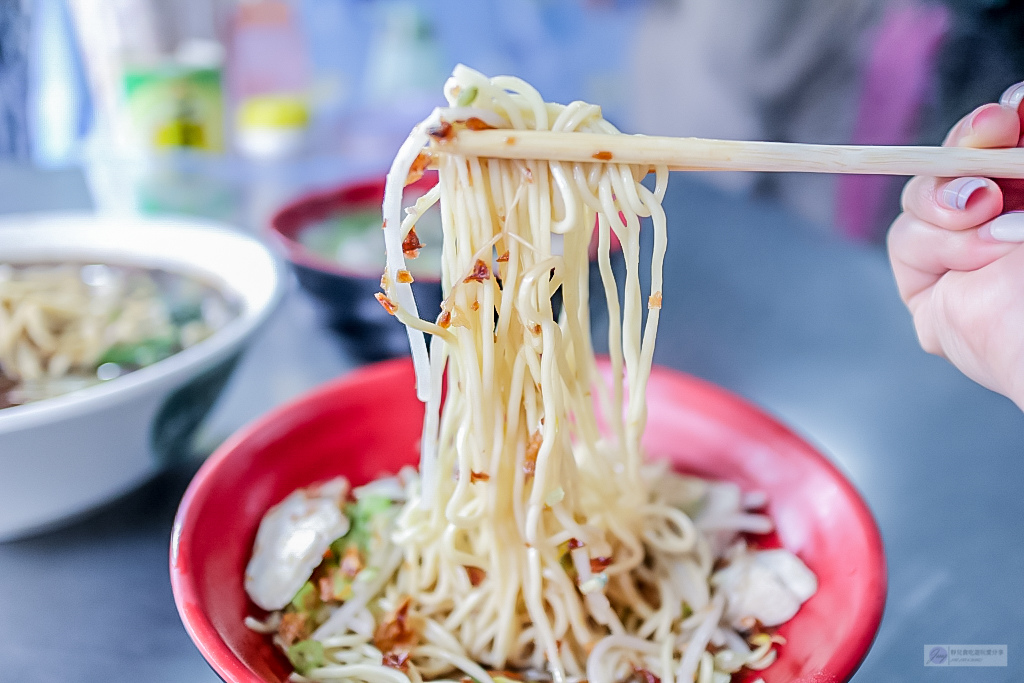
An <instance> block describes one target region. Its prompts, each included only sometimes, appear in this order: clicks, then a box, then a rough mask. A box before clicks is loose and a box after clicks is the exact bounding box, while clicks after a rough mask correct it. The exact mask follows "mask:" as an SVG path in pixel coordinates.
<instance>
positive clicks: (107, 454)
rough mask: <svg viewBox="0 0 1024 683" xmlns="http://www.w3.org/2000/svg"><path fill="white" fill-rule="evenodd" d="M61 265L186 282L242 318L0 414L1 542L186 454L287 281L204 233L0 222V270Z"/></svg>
mask: <svg viewBox="0 0 1024 683" xmlns="http://www.w3.org/2000/svg"><path fill="white" fill-rule="evenodd" d="M59 262H73V263H112V264H120V265H134V266H141V267H148V268H161V269H164V270H168V271H171V272H179V273H185V274H192V275H195V276H198V277H199V278H201V279H202V280H204V281H206V282H208V283H211V284H214V285H216V286H218V287H219V288H221V289H222V291H224V292H225V293H227V294H228V295H229V296H230V297H232V298H234V299H236V300H237V301H238V302H239V304H240V309H241V310H240V313H239V316H238V317H237V318H235V319H234V320H232V321H231V322H229V323H228V324H227V325H225V326H224V327H223V328H222V329H220V330H218V331H217V332H216V333H214V334H213V335H212V336H211V337H210V338H208V339H206V340H204V341H202V342H200V343H198V344H196V345H194V346H192V347H190V348H188V349H185V350H184V351H181V352H180V353H177V354H175V355H173V356H171V357H170V358H167V359H165V360H162V361H159V362H158V363H154V364H153V365H150V366H148V367H145V368H142V369H140V370H137V371H135V372H132V373H130V374H127V375H125V376H123V377H119V378H117V379H114V380H110V381H109V382H105V383H103V384H100V385H96V386H93V387H89V388H87V389H81V390H79V391H75V392H71V393H69V394H65V395H63V396H58V397H56V398H51V399H47V400H44V401H39V402H36V403H29V404H26V405H23V406H16V407H12V408H5V409H2V410H0V540H7V539H11V538H14V537H17V536H22V535H26V534H29V533H32V532H34V531H38V530H41V529H45V528H47V527H50V526H52V525H54V524H55V523H57V522H59V521H61V520H65V519H68V518H71V517H74V516H77V515H79V514H81V513H83V512H85V511H87V510H89V509H91V508H93V507H95V506H97V505H98V504H100V503H102V502H104V501H107V500H109V499H111V498H113V497H115V496H117V495H119V494H121V493H124V492H126V491H128V490H130V489H132V488H133V487H135V486H137V485H138V484H140V483H141V482H143V481H145V480H146V479H148V478H149V477H150V476H152V475H153V474H154V473H155V472H156V471H158V470H159V469H161V468H162V467H163V466H165V465H166V464H167V463H168V461H169V459H171V458H173V457H175V456H176V455H179V454H181V453H182V452H184V450H185V447H186V446H187V444H188V443H189V441H190V439H191V436H192V434H193V432H194V431H195V429H196V427H198V425H199V423H200V422H201V421H202V418H203V417H204V416H205V414H206V413H207V411H208V410H209V409H210V407H211V406H212V405H213V403H214V401H215V399H216V397H217V395H218V394H219V393H220V390H221V389H222V388H223V386H224V384H225V383H226V382H227V379H228V377H229V376H230V374H231V371H232V370H233V368H234V366H235V364H236V361H237V360H238V358H239V356H240V355H241V352H242V350H243V349H244V347H245V345H246V343H247V342H248V341H249V339H251V338H252V336H253V335H254V333H255V332H256V331H257V330H258V329H259V328H260V326H261V325H262V324H263V323H264V322H265V321H266V319H267V317H268V316H269V314H270V313H271V311H272V310H273V308H274V306H275V305H276V304H277V302H278V301H279V300H280V297H281V291H282V282H283V276H282V273H283V272H284V271H283V266H282V264H281V262H280V260H279V259H278V258H277V257H276V256H274V255H273V254H272V253H271V252H270V251H269V250H268V249H267V248H266V247H264V246H263V245H262V244H261V243H260V242H258V241H257V240H255V239H252V238H250V237H247V236H245V235H241V234H239V233H237V232H233V231H231V230H228V229H226V228H224V227H223V226H219V225H217V224H212V223H203V222H199V221H192V220H184V219H169V220H151V219H141V218H107V217H98V216H94V215H44V214H36V215H25V216H7V217H4V218H3V219H2V220H0V263H12V264H18V263H26V264H27V263H59Z"/></svg>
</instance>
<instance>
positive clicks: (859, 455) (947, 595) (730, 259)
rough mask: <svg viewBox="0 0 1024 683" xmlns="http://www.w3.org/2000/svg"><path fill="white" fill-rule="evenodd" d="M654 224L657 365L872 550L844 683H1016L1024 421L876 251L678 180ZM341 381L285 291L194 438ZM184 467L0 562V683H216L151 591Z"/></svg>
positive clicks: (1023, 630)
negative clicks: (997, 649)
mask: <svg viewBox="0 0 1024 683" xmlns="http://www.w3.org/2000/svg"><path fill="white" fill-rule="evenodd" d="M0 180H2V181H3V184H2V188H0V212H9V211H12V210H33V209H46V208H62V209H68V208H75V207H84V206H88V203H89V199H88V192H87V191H86V189H85V186H84V184H83V183H82V182H81V178H80V176H76V175H75V173H73V172H66V173H64V174H52V173H51V174H42V173H29V172H27V171H26V172H22V171H19V170H17V169H11V168H9V167H7V168H0ZM10 183H17V187H18V192H17V193H14V192H9V191H8V189H3V188H11V187H13V185H11V184H10ZM15 195H17V196H15ZM665 205H666V211H667V213H668V215H669V217H670V218H669V220H670V246H669V252H668V256H667V260H666V264H667V265H666V283H665V289H664V291H665V305H664V308H663V310H662V323H661V331H660V335H659V340H658V346H657V351H656V354H655V360H656V362H658V363H661V364H664V365H668V366H672V367H675V368H678V369H681V370H685V371H688V372H691V373H693V374H696V375H699V376H701V377H704V378H706V379H709V380H711V381H713V382H716V383H718V384H720V385H722V386H724V387H727V388H728V389H730V390H732V391H734V392H736V393H738V394H740V395H742V396H745V397H746V398H748V399H750V400H752V401H754V402H756V403H757V404H759V405H761V406H763V407H764V408H765V409H766V410H767V411H768V412H770V413H773V414H775V415H776V416H778V417H779V418H780V419H781V420H783V421H784V422H786V423H788V424H789V425H791V426H792V427H793V428H794V429H795V430H796V431H798V432H799V433H801V434H803V435H804V436H805V437H806V438H807V439H808V440H810V441H811V442H812V443H814V444H817V445H818V446H820V447H821V449H822V450H823V451H824V452H825V453H827V454H828V455H829V456H830V457H831V458H832V459H833V460H834V461H835V462H836V464H837V465H838V466H839V467H840V468H841V469H842V470H843V471H844V472H845V473H846V474H847V475H848V476H849V477H850V479H851V480H852V481H853V483H854V484H855V485H856V486H857V488H858V489H859V490H860V491H861V492H862V494H863V495H864V497H865V499H866V500H867V503H868V505H869V506H870V508H871V510H872V511H873V512H874V514H875V517H876V519H877V521H878V524H879V526H880V528H881V530H882V535H883V537H884V540H885V544H886V553H887V558H888V563H889V597H888V602H887V605H886V613H885V617H884V619H883V622H882V627H881V630H880V631H879V633H878V637H877V639H876V641H875V643H874V646H873V647H872V649H871V651H870V653H869V654H868V656H867V659H866V660H865V661H864V664H863V665H862V667H861V669H860V670H859V672H858V673H857V674H856V675H855V677H854V679H853V680H854V681H857V682H863V683H867V682H869V681H870V682H885V681H911V680H913V681H918V680H921V681H982V682H988V681H1019V680H1024V663H1021V659H1020V656H1021V655H1020V653H1022V652H1024V587H1022V582H1021V580H1020V579H1021V578H1022V572H1024V544H1022V543H1021V541H1020V537H1019V536H1018V535H1017V534H1018V533H1019V527H1020V526H1021V520H1022V519H1024V497H1022V496H1020V495H1019V492H1020V491H1021V490H1022V488H1024V486H1022V485H1024V481H1022V478H1024V467H1022V465H1021V462H1020V455H1021V453H1022V451H1024V448H1022V447H1024V415H1022V414H1021V413H1020V412H1019V411H1018V410H1017V408H1016V407H1015V406H1014V405H1013V404H1012V403H1010V402H1009V401H1007V400H1006V399H1004V398H1002V397H1000V396H997V395H995V394H992V393H990V392H988V391H986V390H985V389H982V388H981V387H978V386H977V385H975V384H973V383H972V382H970V381H969V380H967V379H965V378H964V377H962V376H961V375H960V374H959V373H957V372H956V371H955V370H954V369H953V368H951V367H950V366H948V365H947V364H946V363H945V362H944V361H942V360H940V359H937V358H934V357H931V356H928V355H927V354H925V353H924V352H922V351H921V350H920V349H919V348H918V346H917V342H916V339H915V336H914V332H913V329H912V327H911V323H910V318H909V315H908V314H907V313H906V311H905V310H904V308H903V306H902V304H901V303H900V301H899V299H898V297H897V295H896V290H895V286H894V285H893V282H892V277H891V274H890V271H889V268H888V264H887V262H886V259H885V254H884V253H883V252H882V250H881V249H879V248H869V247H858V246H851V245H849V244H846V243H841V242H839V241H837V240H835V239H833V238H831V237H827V236H824V235H823V234H822V233H821V231H819V230H816V229H815V228H814V227H813V226H809V225H806V224H805V223H803V222H802V221H800V220H799V219H797V218H795V217H794V216H792V215H791V214H789V213H787V212H785V211H783V210H781V209H779V208H777V207H775V206H773V205H770V204H766V203H758V202H756V201H753V200H750V199H747V198H744V197H738V196H734V195H731V194H728V193H724V192H722V191H719V190H715V189H712V188H710V187H708V186H706V185H703V184H701V183H700V182H698V181H696V180H694V179H692V178H687V177H683V176H677V177H674V178H673V182H672V186H671V189H670V191H669V194H668V196H667V198H666V202H665ZM355 365H356V361H355V360H354V359H353V358H352V357H351V356H349V355H348V354H347V352H346V351H345V349H344V347H343V346H342V345H341V344H339V343H338V341H337V340H336V339H334V338H333V337H332V336H331V334H330V333H329V332H328V331H326V330H325V329H323V328H322V327H321V326H320V325H319V323H318V321H317V317H316V314H315V311H314V310H313V308H312V305H311V303H310V302H309V301H308V300H307V298H306V297H305V296H304V295H303V294H302V293H301V292H299V291H298V290H297V289H296V288H294V287H293V288H292V291H290V293H289V294H288V298H287V299H286V302H285V305H284V306H282V307H281V308H280V309H279V311H278V312H277V314H276V315H275V317H274V319H273V321H272V323H271V324H270V325H269V327H268V328H267V330H266V331H265V333H264V334H263V335H262V337H261V338H260V339H259V340H257V341H256V343H255V344H254V345H253V346H252V348H251V349H250V351H249V353H248V355H247V356H246V358H245V360H244V361H243V364H242V366H241V367H240V368H239V371H238V372H237V374H236V375H235V377H234V378H233V379H232V381H231V383H230V385H229V387H228V390H227V392H226V394H225V396H224V397H223V398H222V400H221V402H220V404H219V405H218V407H217V409H216V411H215V413H214V415H213V416H212V417H211V419H210V422H209V424H208V425H207V427H206V433H205V434H206V437H205V438H206V439H207V441H208V442H210V443H213V442H215V441H216V440H218V439H219V438H222V437H223V436H224V435H226V434H227V433H229V432H230V431H231V430H233V429H235V428H237V427H238V426H240V425H241V424H243V423H245V422H246V421H248V420H250V419H251V418H253V417H255V416H257V415H258V414H260V413H262V412H264V411H265V410H266V409H268V408H269V407H271V406H272V405H275V404H277V403H280V402H281V401H284V400H286V399H287V398H290V397H291V396H294V395H296V394H298V393H300V392H302V391H304V390H305V389H307V388H308V387H310V386H313V385H314V384H316V383H319V382H321V381H324V380H326V379H329V378H331V377H334V376H336V375H338V374H340V373H343V372H345V371H347V370H350V369H351V368H353V367H354V366H355ZM197 466H198V463H197V462H195V461H188V462H184V463H181V464H179V465H178V466H176V467H174V468H172V469H170V470H168V471H166V472H165V473H163V474H161V475H159V476H157V477H156V478H155V479H153V480H152V481H151V482H150V483H148V484H146V485H145V486H143V487H141V488H140V489H138V490H137V491H135V492H133V493H131V494H129V495H127V496H125V497H124V498H122V499H120V500H117V501H115V502H113V503H111V504H109V505H108V506H106V507H105V508H103V509H101V510H99V511H97V512H95V513H93V514H91V515H89V516H87V517H85V518H83V519H81V520H79V521H77V522H75V523H73V524H70V525H69V526H66V527H65V528H63V529H60V530H57V531H53V532H50V533H48V534H45V535H41V536H37V537H34V538H30V539H26V540H21V541H16V542H12V543H8V544H5V545H0V681H12V682H13V681H17V682H18V683H36V682H39V683H43V682H47V683H48V682H51V681H88V682H91V681H97V682H99V681H102V682H103V683H115V682H120V681H126V682H127V681H131V682H132V683H135V682H137V681H147V682H149V683H161V682H164V681H167V682H170V681H175V682H177V681H196V682H200V683H201V682H206V681H209V682H213V681H216V680H218V679H217V677H216V676H215V675H214V674H213V673H212V671H211V670H210V669H209V668H208V667H207V666H206V664H205V663H204V661H203V659H202V657H201V656H200V654H199V652H198V651H197V650H196V649H195V647H194V646H193V645H192V643H191V642H190V641H189V638H188V636H187V635H186V633H185V631H184V629H183V628H182V626H181V623H180V622H179V620H178V617H177V613H176V612H175V609H174V604H173V601H172V597H171V591H170V585H169V579H168V573H167V548H168V541H169V536H170V527H171V520H172V517H173V515H174V511H175V508H176V505H177V502H178V500H179V499H180V497H181V494H182V492H183V491H184V488H185V486H186V485H187V483H188V481H189V479H190V477H191V476H192V474H193V473H194V471H195V468H196V467H197ZM1015 528H1016V529H1018V532H1014V531H1013V530H1014V529H1015ZM1014 538H1017V539H1018V540H1017V541H1014V540H1013V539H1014ZM926 644H1002V645H1006V646H1007V647H1008V653H1009V655H1008V658H1009V666H1008V667H1005V668H971V669H964V668H937V667H929V668H925V667H923V665H922V663H923V647H924V645H926Z"/></svg>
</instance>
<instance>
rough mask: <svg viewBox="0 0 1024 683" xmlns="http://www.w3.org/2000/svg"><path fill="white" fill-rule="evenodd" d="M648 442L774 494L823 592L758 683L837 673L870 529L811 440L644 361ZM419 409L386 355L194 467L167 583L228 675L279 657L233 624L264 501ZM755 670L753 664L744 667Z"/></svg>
mask: <svg viewBox="0 0 1024 683" xmlns="http://www.w3.org/2000/svg"><path fill="white" fill-rule="evenodd" d="M647 397H648V407H649V416H648V425H647V432H646V436H645V439H644V445H645V448H646V450H647V452H648V453H650V454H651V455H652V457H664V458H669V459H670V460H671V461H672V463H673V465H674V466H675V467H677V468H678V469H679V470H681V471H685V472H690V473H694V474H698V475H701V476H705V477H710V478H717V479H728V480H730V481H734V482H736V483H738V484H739V485H740V486H741V487H743V488H744V489H746V490H761V491H764V492H766V493H767V494H768V496H769V498H770V503H769V506H768V513H769V514H770V515H771V517H772V518H773V519H774V520H775V524H776V527H777V531H776V533H774V534H772V536H771V537H770V538H767V539H764V540H763V541H762V543H763V544H767V545H781V546H783V547H785V548H788V549H790V550H791V551H793V552H795V553H796V554H797V555H799V556H800V557H801V558H802V559H803V561H804V562H805V563H806V564H807V566H808V567H810V568H811V570H813V571H814V573H815V574H816V575H817V577H818V583H819V587H818V592H817V594H815V595H814V597H812V598H811V599H810V600H808V601H807V602H806V603H805V604H804V605H803V607H802V608H801V609H800V611H799V612H798V613H797V615H796V616H795V617H794V618H793V619H791V620H790V621H789V622H788V623H786V624H784V625H783V626H781V627H780V628H779V633H780V634H782V635H783V636H785V637H786V639H787V643H786V644H785V645H783V646H782V647H781V649H780V652H779V658H778V661H776V662H775V664H773V665H772V666H771V667H769V668H768V669H767V670H765V671H763V672H758V673H757V675H759V676H761V677H762V678H764V680H765V681H766V683H781V682H782V681H805V682H807V683H810V682H811V681H813V682H814V683H824V682H830V683H831V682H838V681H845V680H847V679H848V678H849V677H850V676H852V675H853V672H854V671H855V670H856V669H857V667H858V665H859V664H860V662H861V660H862V659H863V658H864V655H865V654H867V651H868V648H869V647H870V645H871V641H872V640H873V638H874V636H875V633H876V631H877V630H878V625H879V622H880V621H881V618H882V608H883V606H884V604H885V593H886V572H885V558H884V553H883V549H882V541H881V537H880V536H879V533H878V528H877V527H876V526H875V522H874V520H873V519H872V517H871V513H870V512H869V511H868V509H867V507H866V506H865V504H864V502H863V500H861V498H860V496H859V495H858V494H857V492H856V490H854V488H853V486H851V485H850V483H849V482H848V481H847V480H846V479H845V478H844V477H843V475H842V474H841V473H840V472H839V471H838V470H837V469H836V468H835V467H834V466H833V465H832V464H831V463H830V462H829V461H828V460H827V459H826V458H824V457H823V456H822V455H821V454H819V453H818V452H817V451H816V450H815V449H814V448H812V447H811V446H810V445H808V444H807V443H806V442H805V441H803V440H802V439H801V438H799V437H798V436H796V435H795V434H794V433H793V432H791V431H790V430H789V429H787V428H786V427H784V426H783V425H781V424H779V423H778V422H777V421H776V420H774V419H773V418H771V417H769V416H768V415H765V414H764V413H763V412H761V411H760V410H758V409H757V408H755V407H754V406H752V405H750V404H748V403H746V402H745V401H743V400H741V399H739V398H737V397H736V396H734V395H732V394H730V393H728V392H726V391H725V390H723V389H720V388H718V387H716V386H713V385H711V384H708V383H706V382H703V381H701V380H698V379H695V378H693V377H689V376H687V375H684V374H681V373H678V372H675V371H672V370H667V369H665V368H658V367H656V368H654V370H653V372H652V374H651V380H650V385H649V388H648V392H647ZM422 416H423V407H422V405H421V404H420V403H419V401H417V400H416V397H415V395H414V391H413V372H412V365H411V364H410V363H409V361H407V360H395V361H389V362H385V363H380V364H377V365H372V366H368V367H365V368H363V369H361V370H358V371H356V372H354V373H352V374H351V375H348V376H346V377H343V378H341V379H339V380H335V381H333V382H330V383H328V384H326V385H324V386H322V387H320V388H318V389H316V390H314V391H313V392H311V393H309V394H307V395H305V396H304V397H302V398H300V399H298V400H296V401H294V402H293V403H291V404H289V405H286V406H284V407H282V408H279V409H277V410H275V411H274V412H272V413H270V414H269V415H267V416H266V417H264V418H262V419H261V420H259V421H258V422H256V423H255V424H253V425H251V426H249V427H248V428H246V429H244V430H242V431H241V432H240V433H238V434H236V435H235V436H233V437H232V438H231V439H230V440H229V441H228V442H227V443H225V444H224V445H223V446H221V448H220V449H218V451H217V452H216V453H214V454H213V456H211V458H210V459H209V460H208V461H207V462H206V463H205V464H204V465H203V467H202V468H201V469H200V470H199V473H198V474H197V475H196V477H195V479H194V480H193V481H192V484H191V485H190V486H189V488H188V491H186V493H185V497H184V498H183V500H182V502H181V507H180V508H179V510H178V514H177V517H176V518H175V522H174V532H173V534H172V537H171V585H172V588H173V590H174V599H175V603H176V604H177V606H178V612H179V614H180V615H181V619H182V621H183V622H184V624H185V628H186V629H187V630H188V633H189V635H190V636H191V637H192V640H193V641H195V643H196V645H197V646H198V647H199V650H200V651H201V652H202V653H203V656H204V657H206V659H207V661H208V662H209V663H210V665H211V666H212V667H213V668H214V670H215V671H216V672H217V673H218V674H220V676H221V677H222V678H224V680H226V681H231V682H232V683H236V682H237V683H242V682H244V683H254V682H257V681H274V682H277V681H282V682H283V681H285V680H286V679H287V676H288V673H289V666H288V663H287V662H286V661H285V660H284V659H283V658H282V657H281V655H280V654H279V653H278V652H277V651H276V650H275V649H274V648H273V646H272V645H270V643H269V642H268V641H267V639H265V638H264V637H263V636H261V635H259V634H257V633H254V632H252V631H250V630H249V629H248V628H246V627H245V625H244V624H243V619H244V618H245V616H246V615H247V614H250V613H252V612H253V611H254V607H253V605H252V604H251V603H250V602H249V601H248V599H247V597H246V594H245V591H244V589H243V586H242V575H243V572H244V568H245V565H246V562H247V561H248V558H249V553H250V550H251V547H252V541H253V538H254V537H255V534H256V528H257V526H258V525H259V522H260V519H261V517H262V516H263V514H264V513H265V512H266V511H267V510H268V509H269V508H270V507H271V506H272V505H274V504H275V503H277V502H278V501H280V500H281V499H282V498H284V497H285V496H286V495H288V494H289V493H290V492H292V491H293V490H295V489H296V488H299V487H302V486H307V485H309V484H311V483H314V482H316V481H321V480H324V479H328V478H330V477H334V476H337V475H339V474H342V475H345V476H346V477H348V478H349V480H350V481H352V483H353V484H355V485H358V484H361V483H364V482H366V481H368V480H370V479H372V478H374V477H376V476H378V475H380V474H382V473H389V472H395V471H397V470H398V468H399V467H401V466H402V465H405V464H408V463H413V462H414V461H415V460H416V457H417V456H416V453H417V449H416V444H417V441H418V439H419V436H420V426H421V424H420V423H421V420H422ZM753 678H756V676H754V675H751V676H749V677H748V679H753Z"/></svg>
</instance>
